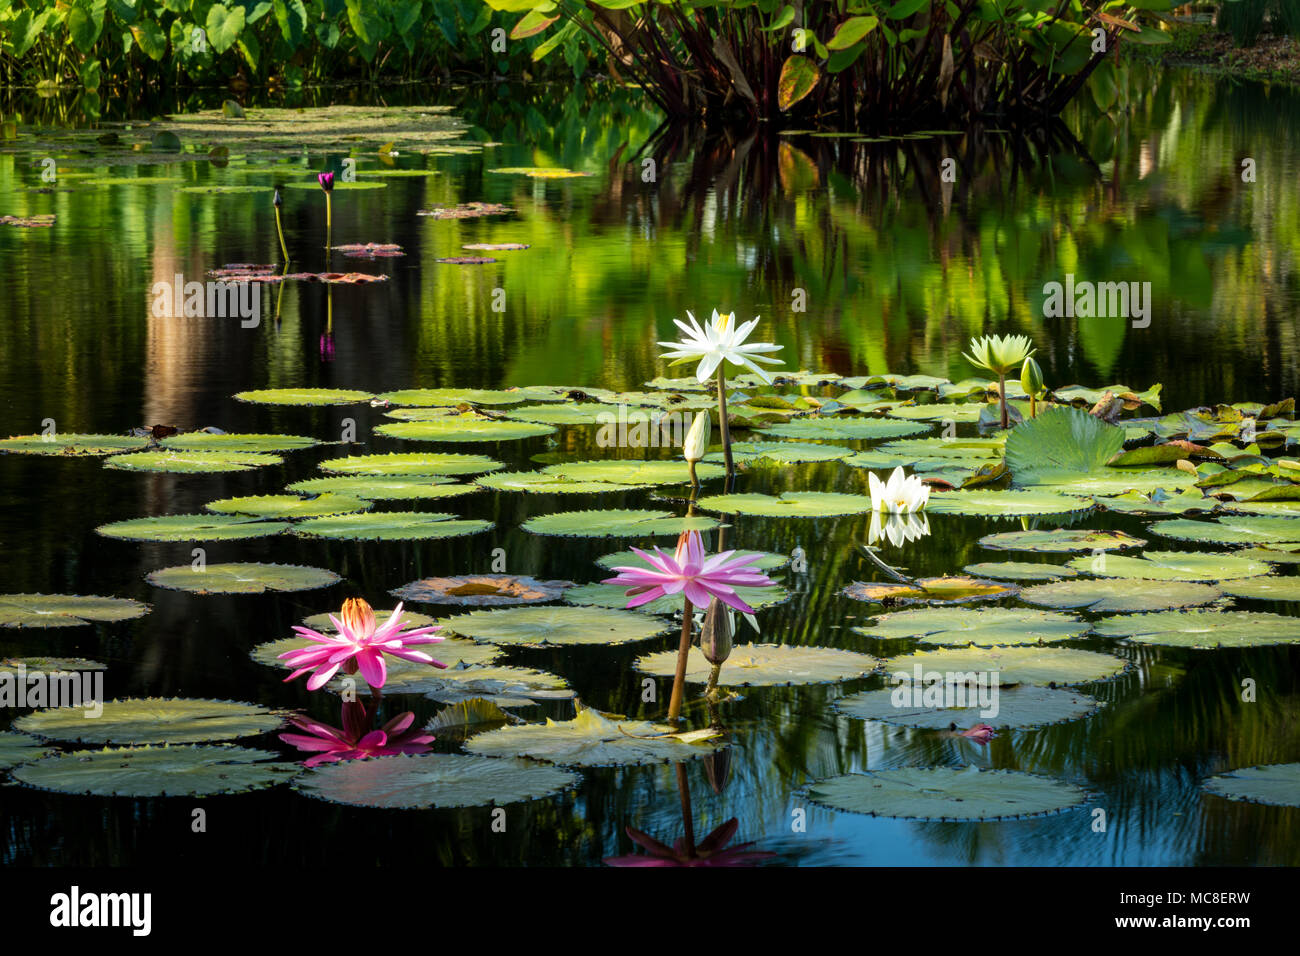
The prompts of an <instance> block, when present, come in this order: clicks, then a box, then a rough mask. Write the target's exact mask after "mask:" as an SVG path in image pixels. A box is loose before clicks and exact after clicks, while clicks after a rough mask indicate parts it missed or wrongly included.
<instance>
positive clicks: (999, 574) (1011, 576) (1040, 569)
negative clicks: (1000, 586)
mask: <svg viewBox="0 0 1300 956" xmlns="http://www.w3.org/2000/svg"><path fill="white" fill-rule="evenodd" d="M962 570H963V571H965V572H966V573H967V574H973V575H974V576H975V577H977V578H992V579H993V580H995V581H1055V580H1058V579H1060V578H1073V577H1078V575H1079V572H1078V571H1076V570H1074V568H1065V567H1061V565H1059V564H1030V563H1028V562H1025V561H983V562H980V563H979V564H968V565H966V567H964V568H962Z"/></svg>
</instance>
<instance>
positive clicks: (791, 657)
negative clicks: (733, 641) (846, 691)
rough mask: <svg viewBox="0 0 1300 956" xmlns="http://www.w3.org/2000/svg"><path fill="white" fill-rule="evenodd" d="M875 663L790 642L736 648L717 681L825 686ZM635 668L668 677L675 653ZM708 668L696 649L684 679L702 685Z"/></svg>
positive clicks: (660, 655)
mask: <svg viewBox="0 0 1300 956" xmlns="http://www.w3.org/2000/svg"><path fill="white" fill-rule="evenodd" d="M879 664H880V661H878V660H876V659H875V658H874V657H870V656H868V655H866V654H857V653H855V652H853V651H842V650H839V649H837V648H833V647H805V646H801V645H796V644H738V645H736V647H735V648H734V649H733V650H732V652H731V656H730V657H728V658H727V660H726V663H724V664H723V665H722V671H721V673H720V674H719V677H718V683H719V684H720V685H722V686H724V687H771V686H776V685H794V684H830V683H837V682H839V681H846V680H855V679H857V678H859V677H866V676H867V675H868V674H870V673H871V672H872V671H874V670H875V669H876V667H877V666H878V665H879ZM633 666H635V667H636V669H637V670H639V671H641V672H643V673H646V674H654V675H656V676H658V677H667V678H671V677H672V676H673V674H674V673H675V672H676V669H677V650H676V648H674V649H673V650H668V651H660V652H658V653H657V654H647V655H646V656H644V657H640V658H637V660H636V663H635V664H634V665H633ZM712 670H713V665H712V664H710V663H709V662H708V661H707V660H706V659H705V657H704V654H703V653H701V651H700V649H699V648H698V647H692V648H691V653H690V656H689V657H688V658H687V660H686V679H687V680H688V681H689V682H691V683H693V684H703V683H705V682H707V681H708V679H709V674H710V673H711V672H712Z"/></svg>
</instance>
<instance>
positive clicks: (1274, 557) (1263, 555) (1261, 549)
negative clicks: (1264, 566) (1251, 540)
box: [1233, 545, 1300, 564]
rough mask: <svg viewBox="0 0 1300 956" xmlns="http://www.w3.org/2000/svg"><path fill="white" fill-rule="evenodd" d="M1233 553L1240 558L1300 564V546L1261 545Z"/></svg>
mask: <svg viewBox="0 0 1300 956" xmlns="http://www.w3.org/2000/svg"><path fill="white" fill-rule="evenodd" d="M1233 554H1234V556H1235V557H1238V558H1248V559H1249V560H1251V561H1267V562H1268V563H1270V564H1300V548H1295V549H1290V548H1287V547H1272V546H1269V545H1260V546H1258V547H1255V548H1242V549H1241V550H1240V551H1234V552H1233Z"/></svg>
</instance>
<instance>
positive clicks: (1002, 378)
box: [998, 372, 1011, 431]
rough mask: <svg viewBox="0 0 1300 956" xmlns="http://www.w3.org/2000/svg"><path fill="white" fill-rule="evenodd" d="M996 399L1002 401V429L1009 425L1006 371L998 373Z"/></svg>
mask: <svg viewBox="0 0 1300 956" xmlns="http://www.w3.org/2000/svg"><path fill="white" fill-rule="evenodd" d="M998 399H999V401H1001V403H1002V429H1003V431H1005V430H1006V429H1008V428H1010V427H1011V420H1010V419H1009V418H1008V417H1007V376H1006V373H1004V372H1000V373H998Z"/></svg>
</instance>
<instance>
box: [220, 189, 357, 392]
mask: <svg viewBox="0 0 1300 956" xmlns="http://www.w3.org/2000/svg"><path fill="white" fill-rule="evenodd" d="M307 185H310V186H312V187H313V188H319V187H317V186H316V184H315V183H309V184H307ZM335 188H337V185H336V187H335ZM374 397H375V396H374V395H372V394H370V393H369V392H358V391H354V390H351V389H344V388H263V389H254V390H253V391H251V392H238V393H236V395H235V399H236V400H237V401H241V402H252V403H254V404H259V405H355V404H357V403H358V402H368V401H370V400H371V399H372V398H374Z"/></svg>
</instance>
